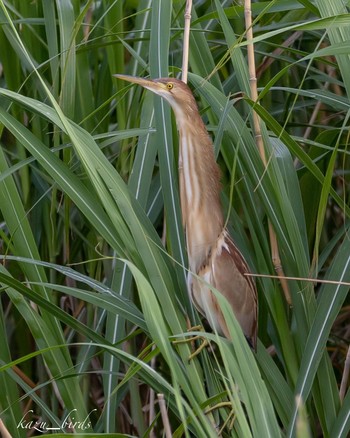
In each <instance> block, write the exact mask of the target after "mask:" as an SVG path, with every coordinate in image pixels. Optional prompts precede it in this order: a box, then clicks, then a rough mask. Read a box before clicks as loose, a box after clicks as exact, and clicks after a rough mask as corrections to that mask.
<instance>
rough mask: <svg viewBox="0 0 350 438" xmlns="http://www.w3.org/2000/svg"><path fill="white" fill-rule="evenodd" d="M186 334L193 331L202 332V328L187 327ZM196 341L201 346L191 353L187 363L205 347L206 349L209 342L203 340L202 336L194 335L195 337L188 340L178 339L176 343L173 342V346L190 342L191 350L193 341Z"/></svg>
mask: <svg viewBox="0 0 350 438" xmlns="http://www.w3.org/2000/svg"><path fill="white" fill-rule="evenodd" d="M187 331H188V332H193V331H204V329H203V327H202V326H201V325H196V326H194V327H189V328H188V329H187ZM198 339H200V340H201V344H200V346H199V347H198V348H197V349H196V350H195V351H194V352H193V353H191V354H190V356H189V357H188V361H191V360H192V359H193V358H194V357H196V356H197V355H198V354H199V353H200V352H201V351H202V350H203V349H204V348H205V347H207V346H208V345H209V341H208V340H207V339H205V338H203V336H200V335H196V336H191V337H190V338H188V339H179V340H177V341H173V344H184V343H187V342H192V343H193V348H195V345H194V341H197V340H198Z"/></svg>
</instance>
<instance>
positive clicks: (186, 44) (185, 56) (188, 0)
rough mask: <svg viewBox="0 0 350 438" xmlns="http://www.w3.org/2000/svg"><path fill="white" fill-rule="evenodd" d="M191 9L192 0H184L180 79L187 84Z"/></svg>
mask: <svg viewBox="0 0 350 438" xmlns="http://www.w3.org/2000/svg"><path fill="white" fill-rule="evenodd" d="M191 10H192V0H186V8H185V15H184V17H185V20H184V22H185V24H184V39H183V53H182V77H181V80H182V81H183V82H185V83H186V84H187V76H188V53H189V47H190V26H191Z"/></svg>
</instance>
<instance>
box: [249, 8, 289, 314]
mask: <svg viewBox="0 0 350 438" xmlns="http://www.w3.org/2000/svg"><path fill="white" fill-rule="evenodd" d="M244 17H245V26H246V34H247V42H248V45H247V54H248V71H249V83H250V94H251V99H252V100H253V101H254V102H255V104H256V105H258V88H257V78H256V69H255V57H254V44H253V42H252V41H253V26H252V9H251V1H250V0H244ZM253 131H254V136H255V142H256V145H257V147H258V149H259V154H260V157H261V160H262V162H263V163H264V166H265V167H266V166H267V161H266V155H265V148H264V142H263V138H262V134H261V124H260V117H259V116H258V114H257V113H256V112H255V111H253ZM269 236H270V244H271V258H272V263H273V265H274V268H275V271H276V273H277V275H278V277H279V278H280V283H281V286H282V289H283V292H284V296H285V299H286V301H287V303H288V304H289V305H290V304H291V297H290V292H289V286H288V283H287V282H286V281H285V280H284V276H285V275H284V272H283V268H282V263H281V259H280V255H279V249H278V242H277V237H276V233H275V231H274V229H273V227H272V225H271V223H270V222H269Z"/></svg>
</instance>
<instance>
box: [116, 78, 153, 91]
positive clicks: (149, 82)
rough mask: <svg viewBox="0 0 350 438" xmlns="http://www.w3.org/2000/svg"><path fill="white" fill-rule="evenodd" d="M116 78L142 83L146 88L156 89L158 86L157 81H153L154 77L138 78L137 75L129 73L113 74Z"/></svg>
mask: <svg viewBox="0 0 350 438" xmlns="http://www.w3.org/2000/svg"><path fill="white" fill-rule="evenodd" d="M113 76H114V77H115V78H118V79H121V80H123V81H127V82H132V83H133V84H138V85H142V86H143V87H145V88H150V89H151V90H154V89H155V88H156V87H157V83H156V82H154V81H152V79H145V78H138V77H137V76H129V75H120V74H117V75H113Z"/></svg>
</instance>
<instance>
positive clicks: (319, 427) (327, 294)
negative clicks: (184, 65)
mask: <svg viewBox="0 0 350 438" xmlns="http://www.w3.org/2000/svg"><path fill="white" fill-rule="evenodd" d="M184 3H185V2H184V1H173V2H171V1H170V0H169V1H168V0H163V1H161V0H153V1H151V0H141V1H139V2H136V1H129V0H126V1H125V2H121V1H107V0H102V1H93V0H88V1H86V2H83V1H79V0H57V1H47V0H43V1H38V0H34V1H20V0H7V1H5V0H0V138H1V148H0V254H1V264H0V285H1V307H0V321H1V324H0V339H1V342H0V419H1V420H2V422H3V425H5V426H6V427H7V429H8V430H9V431H10V433H11V435H12V436H14V437H24V436H27V434H28V433H32V434H33V432H34V430H33V428H32V427H29V426H30V424H29V422H30V421H32V422H33V423H34V422H35V421H40V422H42V421H45V422H46V426H47V427H57V428H58V429H59V431H60V432H61V433H64V432H72V429H69V428H67V424H64V423H63V419H64V418H65V417H67V415H69V417H70V419H71V420H72V421H73V418H74V421H78V422H79V421H80V422H81V423H80V424H79V423H77V424H76V426H75V432H76V433H77V434H78V433H81V434H82V433H84V432H85V433H93V436H94V437H96V436H98V434H106V433H120V434H121V436H129V435H131V436H153V437H154V436H162V434H163V430H164V424H166V423H167V422H169V426H170V427H171V430H172V435H173V436H175V437H178V436H182V435H185V436H188V437H189V436H196V437H215V436H217V435H218V430H219V429H220V428H222V433H223V436H237V437H249V436H254V437H278V436H288V437H289V436H290V437H292V436H298V437H302V438H304V437H308V436H310V437H311V436H325V437H332V438H334V437H345V436H347V435H348V434H349V430H350V414H349V412H350V392H349V391H348V384H347V382H346V380H345V378H343V377H344V376H345V373H344V369H345V368H346V367H345V362H346V355H347V352H348V347H349V333H350V324H349V321H350V306H349V299H348V298H347V294H348V290H349V282H350V239H349V224H350V222H349V216H350V209H349V195H350V189H349V181H350V179H349V169H350V167H349V162H350V159H349V158H350V157H349V150H348V146H347V144H348V136H349V128H348V126H349V109H350V75H349V71H350V45H349V42H350V15H349V14H348V9H347V7H346V6H345V3H346V2H342V1H340V0H315V1H313V2H310V1H308V0H303V1H293V0H280V1H265V2H261V1H260V2H255V3H253V6H252V10H253V19H254V23H253V29H254V36H255V40H254V43H255V59H256V65H257V77H258V87H259V89H258V91H259V102H260V104H261V105H259V106H256V107H255V108H256V111H257V112H258V113H259V115H260V117H261V121H262V122H261V123H262V135H263V140H264V146H265V151H266V156H267V166H266V168H265V166H264V165H263V163H262V161H261V159H260V156H259V153H258V150H257V147H256V144H255V139H254V135H253V133H252V129H251V126H252V106H253V103H252V101H251V100H250V99H249V96H250V83H249V75H248V66H247V53H246V48H247V45H246V38H245V26H244V11H243V7H242V6H241V5H238V4H236V3H235V4H232V2H228V1H221V2H220V1H219V0H215V1H206V0H203V1H198V2H194V7H193V11H192V25H191V37H190V54H189V71H190V74H189V84H190V86H191V88H192V89H193V91H194V94H195V96H196V98H197V101H198V104H199V107H200V109H201V114H202V116H203V118H204V120H205V122H206V124H207V126H208V129H209V131H210V132H211V133H212V135H213V139H214V145H215V150H216V152H217V156H218V162H219V164H220V166H221V169H222V175H223V177H222V185H223V193H222V201H223V205H224V208H225V211H226V214H227V218H228V226H229V228H230V231H231V233H232V235H233V236H234V237H235V240H236V242H237V245H238V246H239V247H240V249H241V250H242V252H243V254H244V255H245V257H246V258H247V260H248V261H249V264H250V265H251V267H252V270H253V272H254V273H256V274H258V277H257V280H256V281H257V285H258V291H259V345H258V351H257V354H255V353H253V352H252V351H251V350H250V349H249V346H248V345H247V343H246V342H245V339H244V337H243V335H242V333H241V331H240V329H239V327H238V326H237V323H236V321H235V320H234V318H233V316H232V315H231V314H230V312H228V311H226V310H225V313H227V315H226V317H227V321H228V324H229V327H230V331H231V333H232V336H233V338H234V339H235V341H234V342H233V343H229V342H228V341H226V340H225V339H223V338H221V337H220V336H217V335H216V334H215V333H212V332H211V331H210V330H207V332H206V333H202V336H203V337H205V338H207V339H208V340H210V343H211V346H212V347H213V348H212V349H208V350H204V351H203V352H202V353H201V354H200V355H199V356H197V357H196V358H195V359H194V360H192V361H190V362H189V361H188V356H189V354H190V352H191V350H192V348H193V347H192V346H191V344H173V342H172V341H173V340H175V339H178V338H183V337H184V336H186V337H189V336H192V334H188V333H187V327H188V322H189V323H190V324H191V325H196V324H199V323H200V318H199V315H198V314H197V312H196V310H195V309H194V308H193V307H192V305H191V303H190V302H189V300H188V296H187V291H186V283H185V275H186V266H187V262H186V250H185V245H184V236H183V231H182V225H181V218H180V207H179V195H178V182H177V153H178V140H177V133H176V125H175V121H174V118H173V116H172V113H171V110H170V108H169V106H168V105H167V104H166V103H164V102H162V101H161V100H160V99H159V98H157V97H154V96H153V95H152V93H150V92H145V91H144V90H143V89H141V88H140V87H135V86H131V85H127V84H126V83H124V82H122V81H119V80H116V79H114V78H113V76H112V75H113V74H114V73H126V74H132V75H137V76H149V75H150V76H151V77H160V76H168V75H173V76H177V75H178V74H179V73H180V71H181V62H182V61H181V60H182V44H183V39H182V38H183V22H184V19H183V16H184ZM268 222H270V223H271V224H272V226H273V228H274V230H275V232H276V236H277V241H278V246H279V251H280V257H281V261H282V266H283V269H284V272H285V275H286V276H288V277H293V278H294V279H293V280H288V286H289V290H290V294H291V300H292V305H291V306H290V305H288V304H287V303H286V300H285V298H284V294H283V291H282V288H281V285H280V282H279V281H278V280H276V279H275V278H272V277H271V276H274V275H275V274H276V273H275V270H274V266H273V263H272V260H271V250H270V241H269V232H268ZM165 224H166V226H165ZM261 275H264V276H261ZM307 279H319V280H322V281H323V282H316V281H307ZM222 306H223V309H227V306H226V305H225V303H222ZM348 361H349V359H348ZM342 379H343V385H342V390H341V394H340V393H339V391H340V387H341V382H342ZM157 394H163V395H164V399H165V403H166V408H167V414H166V415H165V416H163V417H162V416H161V415H160V409H159V406H160V405H159V403H158V398H157ZM224 402H230V403H231V407H229V406H228V405H227V403H226V404H223V405H221V407H220V408H218V409H215V410H212V411H210V412H209V409H210V407H213V406H214V405H216V404H218V403H224ZM232 409H233V415H231V414H232ZM73 410H75V411H74V412H72V411H73ZM23 416H24V417H25V418H24V419H23ZM85 418H88V421H86V422H85V423H83V421H84V419H85ZM22 420H23V421H22ZM231 420H232V421H231ZM21 421H22V422H21ZM226 421H227V422H226ZM25 424H27V425H28V429H29V430H26V428H25V427H23V426H24V425H25ZM0 426H2V425H1V423H0ZM113 436H117V435H113Z"/></svg>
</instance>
